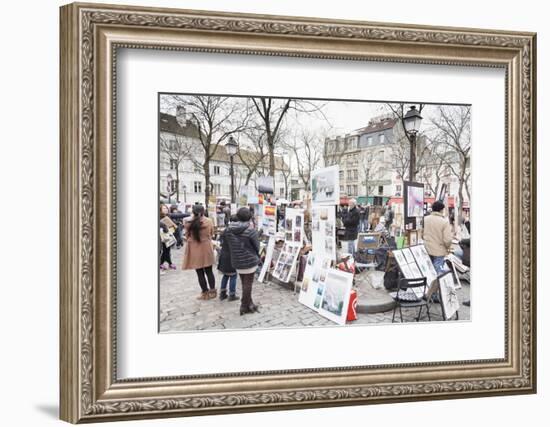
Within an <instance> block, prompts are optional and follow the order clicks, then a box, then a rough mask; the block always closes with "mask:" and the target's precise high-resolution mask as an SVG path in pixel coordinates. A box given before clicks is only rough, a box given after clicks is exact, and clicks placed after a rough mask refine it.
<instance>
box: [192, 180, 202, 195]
mask: <svg viewBox="0 0 550 427" xmlns="http://www.w3.org/2000/svg"><path fill="white" fill-rule="evenodd" d="M193 189H194V190H195V193H202V182H200V181H195V182H194V183H193Z"/></svg>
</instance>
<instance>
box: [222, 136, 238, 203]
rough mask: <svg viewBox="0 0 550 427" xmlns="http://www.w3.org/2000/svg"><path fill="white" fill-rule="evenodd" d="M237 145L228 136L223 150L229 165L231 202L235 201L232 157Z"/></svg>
mask: <svg viewBox="0 0 550 427" xmlns="http://www.w3.org/2000/svg"><path fill="white" fill-rule="evenodd" d="M238 150H239V145H238V144H237V143H236V142H235V139H234V138H233V137H232V136H230V137H229V141H227V143H226V144H225V151H226V152H227V155H228V156H229V161H230V167H229V175H231V203H235V171H234V169H233V157H234V156H235V154H237V151H238Z"/></svg>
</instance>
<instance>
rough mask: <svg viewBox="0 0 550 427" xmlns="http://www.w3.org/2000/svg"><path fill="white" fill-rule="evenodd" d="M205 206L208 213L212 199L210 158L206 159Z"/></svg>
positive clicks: (204, 166)
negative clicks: (210, 199) (209, 201)
mask: <svg viewBox="0 0 550 427" xmlns="http://www.w3.org/2000/svg"><path fill="white" fill-rule="evenodd" d="M203 168H204V206H205V209H206V211H208V199H209V198H210V159H209V158H208V156H206V157H205V159H204V165H203Z"/></svg>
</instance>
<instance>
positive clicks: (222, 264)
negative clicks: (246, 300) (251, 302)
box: [218, 215, 238, 301]
mask: <svg viewBox="0 0 550 427" xmlns="http://www.w3.org/2000/svg"><path fill="white" fill-rule="evenodd" d="M236 222H238V219H237V216H236V215H232V216H231V218H230V222H229V223H228V225H229V224H231V223H236ZM226 233H227V229H225V230H224V231H223V233H222V234H221V236H220V246H221V249H220V254H219V257H218V270H219V271H220V272H221V273H222V274H223V276H222V282H221V285H220V300H221V301H223V300H225V299H227V300H228V301H235V300H237V299H238V296H237V294H236V288H237V271H236V270H235V268H234V267H233V265H232V264H231V249H230V247H229V241H228V240H227V237H226ZM228 283H229V296H228V295H227V284H228Z"/></svg>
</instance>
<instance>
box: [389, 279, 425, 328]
mask: <svg viewBox="0 0 550 427" xmlns="http://www.w3.org/2000/svg"><path fill="white" fill-rule="evenodd" d="M397 286H398V287H397V292H396V293H395V296H394V297H393V299H394V300H395V306H394V307H393V315H392V319H391V321H392V323H393V322H394V320H395V311H396V310H397V309H399V317H400V318H401V322H403V312H402V311H401V309H402V308H416V307H419V310H418V315H417V316H416V321H417V322H418V321H420V315H421V314H422V309H423V307H426V312H427V314H428V320H430V321H431V320H432V319H431V318H430V301H429V300H430V298H427V299H426V298H425V297H424V295H426V291H427V286H428V285H427V281H426V278H425V277H420V278H418V279H405V278H401V279H399V281H398V285H397Z"/></svg>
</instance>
